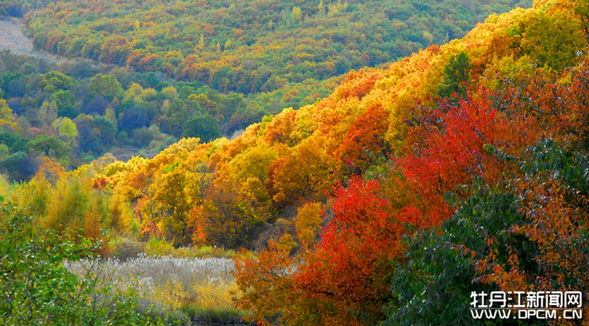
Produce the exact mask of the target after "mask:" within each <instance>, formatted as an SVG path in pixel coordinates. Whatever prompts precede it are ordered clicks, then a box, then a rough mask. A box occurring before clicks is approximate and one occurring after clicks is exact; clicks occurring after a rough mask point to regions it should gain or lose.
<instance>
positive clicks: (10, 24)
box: [0, 19, 63, 62]
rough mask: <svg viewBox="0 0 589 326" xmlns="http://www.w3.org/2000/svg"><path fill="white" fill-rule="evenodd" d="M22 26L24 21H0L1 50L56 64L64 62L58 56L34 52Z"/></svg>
mask: <svg viewBox="0 0 589 326" xmlns="http://www.w3.org/2000/svg"><path fill="white" fill-rule="evenodd" d="M21 24H22V21H20V20H16V19H12V20H0V50H10V51H12V52H14V53H26V54H29V55H33V56H36V57H39V58H44V59H49V60H52V61H55V62H63V60H61V59H60V58H58V57H56V56H53V55H48V54H46V53H42V52H39V51H36V50H33V42H32V41H31V39H29V38H27V37H26V36H25V35H24V34H23V31H22V29H21V27H20V26H21Z"/></svg>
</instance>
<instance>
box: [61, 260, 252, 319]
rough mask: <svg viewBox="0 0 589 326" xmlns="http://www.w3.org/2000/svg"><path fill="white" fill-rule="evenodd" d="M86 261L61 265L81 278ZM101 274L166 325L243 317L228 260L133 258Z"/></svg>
mask: <svg viewBox="0 0 589 326" xmlns="http://www.w3.org/2000/svg"><path fill="white" fill-rule="evenodd" d="M92 263H93V262H92V261H87V260H86V261H79V262H67V263H66V264H65V266H66V267H67V268H68V269H69V270H70V271H72V272H73V273H74V274H76V275H83V274H84V273H85V271H86V269H87V268H88V267H89V266H91V265H92ZM100 264H101V266H102V268H101V270H102V272H103V273H104V274H105V277H106V278H107V279H108V280H109V282H110V284H112V286H113V287H115V288H117V289H120V290H122V291H125V290H128V289H134V290H136V291H137V292H138V293H139V298H140V300H139V303H140V309H142V310H143V311H145V310H147V309H148V307H149V306H151V305H155V307H156V311H158V313H159V314H160V316H161V317H163V318H165V319H166V320H167V321H170V322H177V323H179V324H185V325H189V324H191V323H194V322H198V323H203V322H204V323H236V322H240V321H241V317H243V316H245V315H246V313H245V312H243V311H240V310H238V309H236V308H235V307H234V305H233V301H234V297H235V296H238V295H239V293H238V291H237V285H236V283H235V280H234V279H233V274H232V272H233V270H234V266H233V261H232V260H231V259H228V258H174V257H170V256H167V257H161V256H160V257H148V256H147V255H145V254H139V256H138V257H136V258H129V259H127V260H126V261H124V262H122V261H120V260H119V259H117V258H115V259H107V260H105V261H102V262H101V263H100Z"/></svg>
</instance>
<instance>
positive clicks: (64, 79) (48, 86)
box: [39, 71, 75, 94]
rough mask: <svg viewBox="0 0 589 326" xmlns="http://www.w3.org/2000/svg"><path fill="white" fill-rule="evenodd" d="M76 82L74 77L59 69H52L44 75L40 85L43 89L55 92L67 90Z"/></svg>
mask: <svg viewBox="0 0 589 326" xmlns="http://www.w3.org/2000/svg"><path fill="white" fill-rule="evenodd" d="M74 83H75V80H74V79H73V78H72V77H68V76H66V75H64V74H62V73H60V72H58V71H51V72H48V73H46V74H45V75H43V79H41V82H40V83H39V86H40V87H41V88H42V89H43V91H45V92H48V93H52V94H53V93H55V92H57V91H59V90H62V91H65V90H67V89H69V88H70V87H72V86H73V85H74Z"/></svg>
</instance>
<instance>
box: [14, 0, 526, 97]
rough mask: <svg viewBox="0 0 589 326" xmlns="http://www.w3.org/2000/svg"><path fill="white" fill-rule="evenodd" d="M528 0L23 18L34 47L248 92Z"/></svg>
mask: <svg viewBox="0 0 589 326" xmlns="http://www.w3.org/2000/svg"><path fill="white" fill-rule="evenodd" d="M531 4H532V1H531V0H523V1H516V0H508V1H494V0H493V1H479V0H475V1H469V0H460V1H454V0H452V1H444V2H440V1H434V0H426V1H420V0H409V1H400V0H392V1H391V0H388V1H367V2H366V1H356V0H352V1H347V2H342V1H339V0H338V2H335V1H333V2H331V1H328V0H326V1H323V0H312V1H293V2H284V1H277V0H261V1H239V0H222V1H221V0H213V1H206V0H201V1H194V0H190V1H180V0H158V1H141V2H138V1H134V0H120V1H102V0H91V1H78V2H58V3H57V4H55V3H51V4H49V5H48V6H47V7H45V8H44V9H41V10H36V11H32V12H29V13H28V14H27V15H26V17H25V21H26V23H27V25H28V27H29V33H30V35H31V36H32V37H33V38H34V45H35V47H36V48H37V49H42V50H46V51H48V52H51V53H54V54H59V55H62V56H66V57H70V58H73V57H76V56H81V57H84V58H89V59H93V60H96V61H98V62H101V63H114V64H119V65H125V66H129V67H133V68H135V69H136V70H139V71H163V72H164V73H165V74H166V75H167V76H170V77H173V78H176V79H179V80H185V81H188V80H197V81H200V82H202V83H205V84H207V85H209V86H210V87H211V88H213V89H216V90H217V91H220V92H223V93H228V92H230V91H234V92H238V93H241V94H249V93H258V92H272V91H276V90H279V89H281V88H283V87H284V86H285V85H288V84H290V85H293V84H297V83H301V82H304V81H308V80H314V81H317V82H320V81H323V80H325V79H327V78H330V77H334V76H339V75H341V74H343V73H346V72H348V71H349V70H351V69H359V68H362V67H366V66H369V67H376V66H379V65H383V64H388V63H389V62H393V61H395V60H397V59H399V58H403V57H406V56H408V55H410V54H411V53H414V52H417V51H418V50H419V49H422V48H426V47H428V46H430V45H432V44H444V43H447V42H448V41H449V40H452V39H455V38H461V37H463V36H464V35H465V34H466V31H469V30H470V29H472V28H473V27H474V26H475V24H476V23H478V22H482V21H483V20H484V18H485V17H487V16H488V15H490V14H492V13H503V12H507V11H509V10H510V9H513V8H515V7H530V6H531ZM123 86H127V85H123ZM297 95H298V94H296V92H293V93H292V94H282V99H285V98H288V97H289V96H290V97H297ZM325 95H326V94H325ZM298 102H301V103H298ZM302 102H305V103H302ZM302 104H309V103H308V101H303V99H299V100H298V101H294V103H293V106H294V107H295V108H296V107H299V106H300V105H302Z"/></svg>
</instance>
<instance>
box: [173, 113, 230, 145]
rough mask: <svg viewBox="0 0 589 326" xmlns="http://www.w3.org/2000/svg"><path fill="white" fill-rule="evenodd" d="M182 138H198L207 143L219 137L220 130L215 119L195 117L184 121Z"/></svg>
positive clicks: (208, 116) (206, 116)
mask: <svg viewBox="0 0 589 326" xmlns="http://www.w3.org/2000/svg"><path fill="white" fill-rule="evenodd" d="M182 137H198V138H200V140H201V141H202V142H205V143H206V142H209V141H211V140H213V139H217V138H219V137H221V128H219V123H218V122H217V120H216V119H215V118H213V117H212V116H210V115H208V114H207V115H204V116H203V115H197V116H196V117H194V118H192V119H190V120H188V121H186V123H185V124H184V127H183V132H182Z"/></svg>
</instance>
